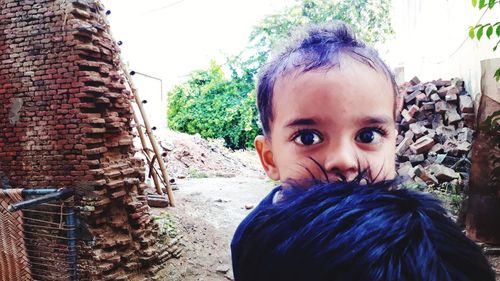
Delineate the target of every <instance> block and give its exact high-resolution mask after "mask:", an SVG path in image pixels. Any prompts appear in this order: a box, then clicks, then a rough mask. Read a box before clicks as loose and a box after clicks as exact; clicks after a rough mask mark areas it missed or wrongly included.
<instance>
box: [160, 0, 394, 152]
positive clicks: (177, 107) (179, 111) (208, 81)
mask: <svg viewBox="0 0 500 281" xmlns="http://www.w3.org/2000/svg"><path fill="white" fill-rule="evenodd" d="M390 6H391V0H377V1H376V0H352V1H331V0H301V1H298V2H296V4H295V5H293V6H291V7H288V8H286V9H284V10H283V11H281V12H279V13H277V14H274V15H270V16H267V17H266V18H264V19H263V20H262V21H261V22H259V23H258V24H257V25H256V26H255V27H254V30H253V32H252V33H251V35H250V38H249V39H250V40H249V45H248V47H247V48H246V50H243V51H242V52H241V54H240V55H238V56H234V57H231V58H228V59H227V62H226V64H225V66H226V67H227V68H228V69H229V71H230V73H229V75H227V76H229V77H227V78H226V75H225V74H224V73H223V71H222V67H221V65H218V64H217V63H215V62H212V64H211V66H210V67H209V69H207V70H201V71H195V72H193V73H192V74H191V75H190V77H189V80H188V81H187V82H186V83H183V84H181V85H177V86H176V87H174V89H173V90H172V91H170V93H169V108H168V119H169V124H170V127H171V128H172V129H174V130H179V131H182V132H187V133H191V134H192V133H199V134H200V135H201V136H202V137H205V138H224V140H225V141H226V145H227V146H229V147H231V148H244V147H250V146H252V143H253V139H254V138H255V136H256V135H257V134H259V133H260V129H259V126H258V112H257V109H256V107H255V75H256V73H257V72H258V70H259V69H260V67H261V66H262V65H263V64H264V63H265V61H267V59H268V57H269V53H270V51H271V50H272V49H275V48H276V47H277V46H278V44H279V42H280V41H282V40H285V39H287V38H288V37H289V36H290V34H291V32H292V30H293V29H294V28H295V27H298V26H301V25H305V24H310V23H326V22H331V21H334V20H342V21H344V22H346V23H347V24H349V25H350V26H351V27H352V28H353V30H354V32H356V34H357V35H358V36H359V37H360V38H362V39H363V40H365V41H366V42H368V43H371V44H374V43H377V42H383V41H384V40H385V38H386V37H387V36H388V35H390V34H392V32H393V30H392V27H391V24H390V21H389V17H388V15H389V10H390Z"/></svg>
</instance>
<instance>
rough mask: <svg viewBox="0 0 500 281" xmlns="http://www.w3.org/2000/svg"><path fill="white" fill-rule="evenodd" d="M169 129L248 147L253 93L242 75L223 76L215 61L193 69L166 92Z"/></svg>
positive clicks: (252, 132)
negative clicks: (195, 69)
mask: <svg viewBox="0 0 500 281" xmlns="http://www.w3.org/2000/svg"><path fill="white" fill-rule="evenodd" d="M169 95H170V105H169V108H168V119H169V124H170V128H172V129H174V130H178V131H182V132H186V133H189V134H195V133H199V134H200V135H201V136H203V137H205V138H224V140H225V142H226V145H227V146H229V147H231V148H241V147H248V146H251V145H252V143H253V139H254V138H255V134H256V132H258V127H257V120H255V116H257V114H256V112H255V111H256V108H255V106H254V104H255V94H254V93H253V91H252V89H249V88H248V83H247V81H244V77H239V76H238V77H232V78H230V79H228V78H225V76H224V73H223V71H222V69H221V66H220V65H218V64H216V63H215V62H212V63H211V66H210V68H209V69H207V70H201V71H195V72H193V73H192V74H191V77H190V79H189V80H188V81H187V82H186V83H184V84H182V85H178V86H176V87H174V89H173V90H172V91H171V92H170V93H169Z"/></svg>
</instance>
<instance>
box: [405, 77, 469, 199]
mask: <svg viewBox="0 0 500 281" xmlns="http://www.w3.org/2000/svg"><path fill="white" fill-rule="evenodd" d="M398 108H399V109H400V112H401V114H399V116H398V117H397V120H396V121H397V123H398V133H399V134H398V137H397V141H396V145H397V148H396V155H397V156H396V157H397V159H396V162H397V169H398V170H397V171H398V174H399V175H404V176H408V177H409V178H410V179H409V180H408V181H407V182H406V183H405V185H406V186H407V187H411V188H417V189H421V190H424V189H428V188H432V189H437V190H443V189H444V190H445V191H446V192H448V193H452V194H461V193H463V191H464V190H465V188H466V187H467V186H468V180H469V170H470V156H471V155H470V149H471V143H472V139H473V136H474V130H473V128H474V118H475V114H474V103H473V99H472V97H471V96H470V95H469V94H468V93H467V92H466V91H465V89H464V83H463V81H462V80H459V79H452V80H447V81H445V80H441V79H440V80H436V81H432V82H427V83H421V82H420V80H419V79H418V78H417V77H415V78H413V79H412V80H411V81H410V82H408V83H405V84H403V85H401V86H400V88H399V96H398Z"/></svg>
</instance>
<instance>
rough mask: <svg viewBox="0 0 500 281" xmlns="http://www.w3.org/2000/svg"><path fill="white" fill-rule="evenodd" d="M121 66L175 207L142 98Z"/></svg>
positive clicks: (163, 164) (165, 169) (171, 203)
mask: <svg viewBox="0 0 500 281" xmlns="http://www.w3.org/2000/svg"><path fill="white" fill-rule="evenodd" d="M121 68H122V71H123V74H124V75H125V77H126V78H127V82H128V84H129V86H130V90H131V91H132V95H133V96H134V99H135V103H136V104H137V107H138V108H139V112H140V113H141V116H142V120H143V121H144V127H145V128H146V134H147V135H148V138H149V142H150V143H151V146H152V147H153V151H154V153H155V155H156V159H157V160H158V164H159V165H160V171H161V174H162V176H163V179H164V181H165V184H166V188H167V196H168V201H169V202H170V206H172V207H175V202H174V194H173V192H172V187H171V186H170V182H169V180H168V175H167V168H166V167H165V162H163V158H162V157H161V153H160V148H159V147H158V143H156V139H155V137H154V135H153V132H152V131H151V126H150V125H149V120H148V117H147V115H146V112H145V110H144V107H143V106H142V100H141V99H140V97H139V94H138V93H137V89H136V88H135V87H134V84H133V82H132V78H131V77H130V75H129V73H128V72H127V71H126V69H125V67H124V66H123V64H122V67H121Z"/></svg>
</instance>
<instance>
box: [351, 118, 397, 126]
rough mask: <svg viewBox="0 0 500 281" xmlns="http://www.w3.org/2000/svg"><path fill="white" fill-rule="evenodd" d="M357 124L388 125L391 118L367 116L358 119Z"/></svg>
mask: <svg viewBox="0 0 500 281" xmlns="http://www.w3.org/2000/svg"><path fill="white" fill-rule="evenodd" d="M358 122H359V123H360V124H367V125H382V124H388V123H390V122H391V118H390V117H388V116H368V117H364V118H361V119H359V121H358Z"/></svg>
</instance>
